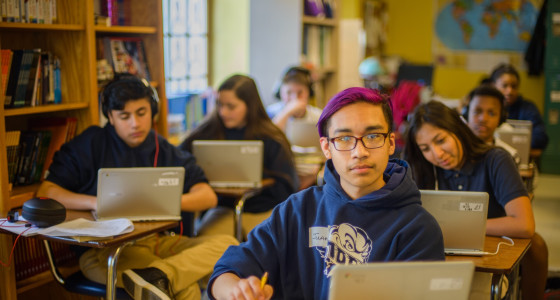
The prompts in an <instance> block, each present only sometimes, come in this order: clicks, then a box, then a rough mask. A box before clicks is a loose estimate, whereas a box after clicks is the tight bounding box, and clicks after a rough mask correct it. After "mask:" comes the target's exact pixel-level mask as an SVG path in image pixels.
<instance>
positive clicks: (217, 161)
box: [192, 140, 264, 188]
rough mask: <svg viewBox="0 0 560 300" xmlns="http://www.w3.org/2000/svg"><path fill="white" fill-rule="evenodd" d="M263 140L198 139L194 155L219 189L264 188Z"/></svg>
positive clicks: (194, 142) (212, 184)
mask: <svg viewBox="0 0 560 300" xmlns="http://www.w3.org/2000/svg"><path fill="white" fill-rule="evenodd" d="M263 148H264V146H263V141H248V140H243V141H238V140H195V141H193V144H192V152H193V153H192V154H193V155H194V157H196V163H197V164H198V165H199V166H200V167H201V168H202V170H204V174H205V175H206V178H208V182H209V184H210V186H212V187H215V188H229V187H241V188H253V187H261V185H262V173H263Z"/></svg>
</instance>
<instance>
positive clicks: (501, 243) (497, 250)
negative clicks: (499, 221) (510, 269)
mask: <svg viewBox="0 0 560 300" xmlns="http://www.w3.org/2000/svg"><path fill="white" fill-rule="evenodd" d="M502 238H503V239H506V240H508V241H510V243H506V242H499V243H498V247H497V248H496V252H493V253H492V252H485V253H484V254H485V255H496V254H498V252H500V246H501V245H508V246H513V245H515V242H514V241H513V240H512V239H511V238H509V237H507V236H505V235H502Z"/></svg>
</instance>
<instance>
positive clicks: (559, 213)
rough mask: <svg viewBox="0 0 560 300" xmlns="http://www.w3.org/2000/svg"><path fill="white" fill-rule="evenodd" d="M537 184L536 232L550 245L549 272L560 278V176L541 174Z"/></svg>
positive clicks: (534, 209) (535, 204) (534, 200)
mask: <svg viewBox="0 0 560 300" xmlns="http://www.w3.org/2000/svg"><path fill="white" fill-rule="evenodd" d="M537 180H538V181H537V182H536V187H535V191H534V193H535V198H534V199H533V212H534V214H535V222H536V231H537V232H538V233H539V234H540V235H542V237H543V238H544V240H545V241H546V243H547V245H548V255H549V256H548V270H549V274H550V275H553V276H560V192H559V188H560V175H551V174H540V175H539V177H538V179H537Z"/></svg>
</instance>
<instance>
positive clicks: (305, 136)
mask: <svg viewBox="0 0 560 300" xmlns="http://www.w3.org/2000/svg"><path fill="white" fill-rule="evenodd" d="M286 138H288V141H290V144H291V145H292V151H294V153H296V154H297V153H319V152H321V143H320V142H319V132H318V131H317V124H315V123H313V122H310V121H308V120H303V119H295V118H292V119H290V120H288V122H287V123H286ZM302 148H304V149H302Z"/></svg>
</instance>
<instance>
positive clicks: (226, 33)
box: [210, 0, 250, 87]
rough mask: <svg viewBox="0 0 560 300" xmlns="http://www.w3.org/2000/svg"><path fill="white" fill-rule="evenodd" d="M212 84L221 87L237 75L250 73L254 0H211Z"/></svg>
mask: <svg viewBox="0 0 560 300" xmlns="http://www.w3.org/2000/svg"><path fill="white" fill-rule="evenodd" d="M211 1H213V2H212V12H211V14H212V17H211V20H212V21H211V22H212V25H211V28H212V34H211V37H210V40H211V41H210V43H211V45H212V49H211V50H210V56H211V59H212V81H213V82H210V85H212V86H214V87H217V86H218V85H219V84H220V83H221V82H223V81H224V80H225V79H226V78H227V77H229V76H230V75H232V74H234V73H244V74H247V73H249V3H250V0H211Z"/></svg>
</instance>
